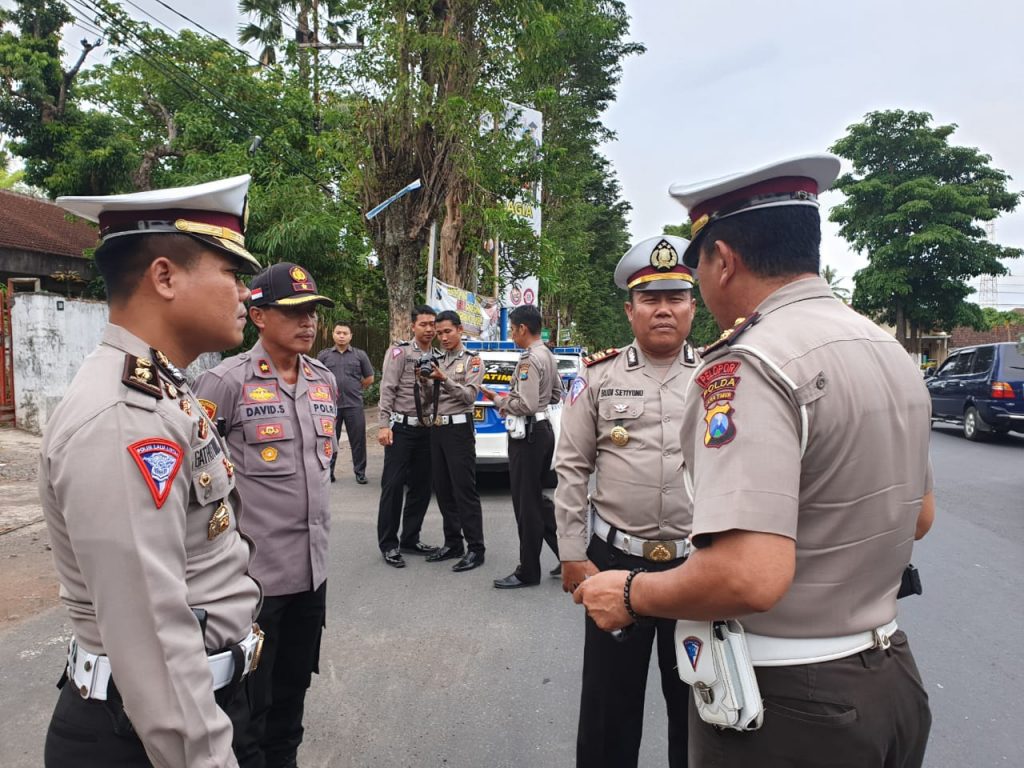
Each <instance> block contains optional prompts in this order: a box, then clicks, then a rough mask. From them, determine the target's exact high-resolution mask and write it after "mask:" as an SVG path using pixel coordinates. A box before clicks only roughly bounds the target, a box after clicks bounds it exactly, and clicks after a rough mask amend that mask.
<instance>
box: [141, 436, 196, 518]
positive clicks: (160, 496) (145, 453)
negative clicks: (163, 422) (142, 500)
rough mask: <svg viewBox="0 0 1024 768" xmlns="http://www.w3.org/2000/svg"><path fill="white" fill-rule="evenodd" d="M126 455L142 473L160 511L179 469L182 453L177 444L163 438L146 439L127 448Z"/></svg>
mask: <svg viewBox="0 0 1024 768" xmlns="http://www.w3.org/2000/svg"><path fill="white" fill-rule="evenodd" d="M128 453H129V454H131V457H132V459H134V460H135V463H136V464H137V465H138V467H139V471H140V472H142V477H143V479H144V480H145V481H146V485H147V486H149V492H150V493H151V494H153V501H154V502H156V508H157V509H160V507H162V506H163V505H164V502H165V501H167V496H168V495H169V494H170V492H171V484H172V483H173V482H174V477H175V475H177V474H178V470H179V469H180V468H181V460H182V458H183V457H184V455H185V454H184V452H183V451H182V450H181V446H179V445H178V444H177V443H175V442H173V441H171V440H168V439H166V438H163V437H147V438H146V439H145V440H139V441H138V442H137V443H132V444H131V445H129V446H128Z"/></svg>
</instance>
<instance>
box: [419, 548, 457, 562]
mask: <svg viewBox="0 0 1024 768" xmlns="http://www.w3.org/2000/svg"><path fill="white" fill-rule="evenodd" d="M464 554H466V550H464V549H463V548H462V547H459V548H458V549H456V548H455V547H449V546H443V547H441V548H440V549H436V550H434V551H433V552H432V553H430V554H429V555H427V562H428V563H440V562H441V561H442V560H454V559H455V558H456V557H462V556H463V555H464Z"/></svg>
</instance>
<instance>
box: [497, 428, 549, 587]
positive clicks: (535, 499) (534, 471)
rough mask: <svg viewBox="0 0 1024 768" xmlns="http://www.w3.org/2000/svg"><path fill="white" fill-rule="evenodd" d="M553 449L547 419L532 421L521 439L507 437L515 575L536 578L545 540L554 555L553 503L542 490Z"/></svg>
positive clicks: (531, 581)
mask: <svg viewBox="0 0 1024 768" xmlns="http://www.w3.org/2000/svg"><path fill="white" fill-rule="evenodd" d="M554 451H555V433H554V432H553V431H552V430H551V422H550V421H536V422H534V423H533V425H532V427H531V428H529V429H528V431H527V437H525V438H524V439H522V440H512V439H511V438H509V441H508V474H509V484H510V485H511V486H512V509H513V510H515V514H516V524H517V525H518V526H519V568H517V569H516V570H517V572H518V574H519V578H520V580H522V581H525V582H526V583H527V584H537V583H538V582H540V550H541V548H542V547H543V545H544V542H545V541H546V542H547V543H548V546H549V547H551V551H552V552H554V553H555V556H556V557H557V556H558V537H557V534H556V528H555V505H554V504H553V503H552V501H551V499H549V498H548V497H547V496H545V495H544V493H543V490H542V489H543V487H544V476H545V475H546V474H547V471H548V468H549V467H550V466H551V454H553V453H554Z"/></svg>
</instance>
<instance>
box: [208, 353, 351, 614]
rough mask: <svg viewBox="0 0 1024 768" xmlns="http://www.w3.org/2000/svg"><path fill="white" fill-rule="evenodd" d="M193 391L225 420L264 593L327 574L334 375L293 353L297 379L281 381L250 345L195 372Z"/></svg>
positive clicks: (282, 591)
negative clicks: (203, 371) (215, 363)
mask: <svg viewBox="0 0 1024 768" xmlns="http://www.w3.org/2000/svg"><path fill="white" fill-rule="evenodd" d="M196 392H197V393H198V394H199V397H200V398H202V399H203V400H204V401H205V402H204V407H206V408H208V409H211V410H213V411H214V415H215V417H217V418H223V419H224V420H225V426H226V428H227V432H226V435H227V441H228V445H230V446H231V453H232V456H234V457H235V462H236V465H237V468H238V491H239V493H240V494H241V497H242V508H241V511H240V512H239V515H240V517H241V520H242V527H243V528H244V530H245V532H246V534H248V535H249V536H251V537H252V538H253V540H254V541H255V542H256V555H255V557H254V558H253V565H252V569H253V573H254V574H255V575H256V577H257V578H259V580H260V582H261V583H262V584H263V589H264V592H265V593H266V594H268V595H290V594H295V593H297V592H305V591H308V590H310V589H317V588H318V587H319V586H320V585H321V584H323V583H324V581H325V580H326V579H327V540H328V537H329V535H330V532H331V511H330V467H331V456H333V455H334V452H335V451H336V450H337V448H338V444H337V441H336V440H335V435H334V419H335V413H336V409H335V405H334V403H335V401H336V394H337V393H336V391H335V379H334V374H333V373H331V372H330V371H329V370H328V369H327V368H326V367H325V366H324V365H323V364H322V363H320V362H318V361H316V360H314V359H313V358H311V357H307V356H305V355H302V356H300V358H299V373H298V380H297V382H296V384H295V385H294V386H292V385H288V384H286V383H285V381H284V379H283V378H281V376H280V375H279V374H278V373H277V371H276V370H275V369H274V364H273V362H272V361H271V359H270V356H269V355H268V354H267V353H266V351H265V350H264V349H263V344H262V343H259V342H258V343H257V344H256V345H255V346H254V347H253V348H252V349H251V350H250V351H248V352H243V353H242V354H240V355H236V356H235V357H231V358H228V359H227V360H224V361H223V362H221V364H220V365H218V366H217V367H216V368H212V369H210V370H209V371H206V372H205V373H203V374H202V375H201V376H200V377H199V378H198V379H197V380H196Z"/></svg>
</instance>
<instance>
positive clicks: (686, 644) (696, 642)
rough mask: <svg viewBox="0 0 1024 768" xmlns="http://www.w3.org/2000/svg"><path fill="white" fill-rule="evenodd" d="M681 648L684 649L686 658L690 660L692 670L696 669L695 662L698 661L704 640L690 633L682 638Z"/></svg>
mask: <svg viewBox="0 0 1024 768" xmlns="http://www.w3.org/2000/svg"><path fill="white" fill-rule="evenodd" d="M683 650H684V651H686V658H688V659H689V660H690V666H691V667H693V671H694V672H696V671H697V662H698V661H700V652H701V651H702V650H704V642H703V641H702V640H701V639H700V638H699V637H694V636H693V635H690V636H689V637H686V638H684V639H683Z"/></svg>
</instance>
